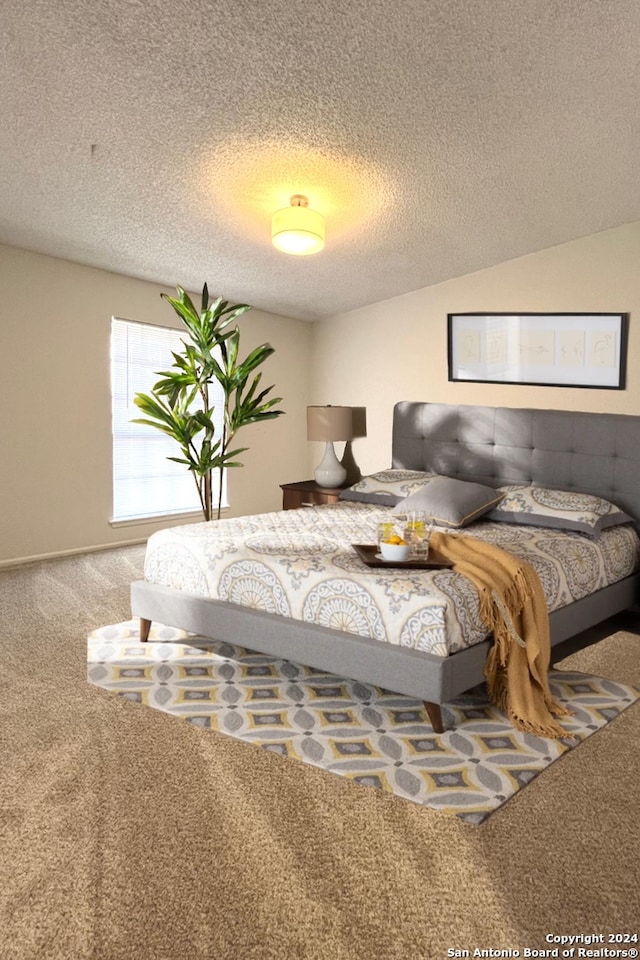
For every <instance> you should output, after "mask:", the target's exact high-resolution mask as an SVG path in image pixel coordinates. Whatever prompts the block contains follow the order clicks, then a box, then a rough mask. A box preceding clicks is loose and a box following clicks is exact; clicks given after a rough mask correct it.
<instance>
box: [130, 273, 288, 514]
mask: <svg viewBox="0 0 640 960" xmlns="http://www.w3.org/2000/svg"><path fill="white" fill-rule="evenodd" d="M176 289H177V293H178V296H177V298H175V297H170V296H168V295H167V294H165V293H162V294H160V296H161V297H163V298H164V299H165V300H167V301H168V302H169V303H170V304H171V306H172V307H173V309H174V310H175V312H176V313H177V314H178V316H179V317H180V319H181V320H182V322H183V323H184V325H185V327H186V329H187V332H188V339H187V340H183V341H182V342H183V345H184V351H183V352H182V353H174V354H173V358H174V364H173V368H172V369H171V370H165V371H162V372H161V371H159V372H158V376H159V377H161V378H162V379H160V380H158V382H157V383H155V384H154V386H153V387H152V388H151V393H137V394H136V395H135V397H134V403H135V404H136V406H137V407H139V409H140V410H141V411H142V412H143V413H144V414H145V417H144V418H140V419H136V420H134V421H133V422H134V423H143V424H147V425H148V426H150V427H155V428H156V429H157V430H162V432H163V433H166V434H167V435H168V436H170V437H173V439H174V440H175V441H176V443H178V445H179V447H180V450H181V452H182V456H181V457H170V458H169V459H171V460H174V461H176V463H183V464H184V465H185V466H186V467H188V469H189V470H190V471H191V473H192V475H193V478H194V480H195V483H196V486H197V488H198V495H199V497H200V503H201V505H202V511H203V513H204V518H205V520H211V519H212V518H213V502H212V501H213V496H212V489H213V487H212V483H211V479H212V474H213V471H214V470H219V471H220V483H219V485H218V489H219V493H218V502H217V511H216V516H217V518H218V519H219V518H220V510H221V506H222V471H223V470H224V469H225V467H241V466H242V464H241V463H240V462H239V461H238V460H237V457H238V456H239V455H240V454H242V453H244V452H245V451H246V450H248V447H238V448H236V449H233V450H232V449H231V444H232V442H233V440H234V438H235V435H236V433H237V432H238V430H240V428H241V427H244V426H247V424H249V423H258V422H259V421H262V420H273V419H275V417H279V416H280V415H281V414H282V413H284V410H275V409H274V407H275V405H276V404H278V403H280V402H281V400H282V398H281V397H276V398H272V399H269V400H267V399H265V398H266V396H267V394H268V393H270V391H271V390H273V386H271V387H266V388H265V389H263V390H261V391H260V392H258V387H259V384H260V380H261V378H262V374H261V373H256V374H255V375H254V371H255V370H256V368H257V367H259V366H260V364H262V363H264V361H265V360H266V359H267V357H270V356H271V354H272V353H273V352H274V350H273V347H272V346H270V345H269V344H268V343H263V344H262V345H261V346H259V347H256V348H255V349H254V350H252V351H251V353H249V355H248V356H247V357H245V359H244V360H242V361H239V359H238V355H239V348H240V330H239V328H238V327H237V326H234V327H232V326H231V325H232V324H233V322H234V320H236V319H237V318H238V317H239V316H241V314H243V313H246V312H247V310H250V309H251V307H250V306H248V305H247V304H245V303H240V304H230V303H229V302H228V301H227V300H223V299H222V297H218V298H217V299H216V300H214V301H213V302H212V303H209V291H208V289H207V284H206V283H205V285H204V287H203V289H202V306H201V309H200V311H199V312H198V310H196V308H195V306H194V305H193V302H192V300H191V298H190V297H189V295H188V294H187V293H186V292H185V291H184V290H183V288H182V287H177V288H176ZM214 381H217V382H218V383H219V384H220V386H221V387H222V390H223V393H224V410H223V418H222V422H223V425H222V433H221V434H219V435H218V436H216V428H215V426H214V423H213V420H212V416H213V412H214V408H213V407H212V406H210V401H209V386H210V384H211V383H212V382H214Z"/></svg>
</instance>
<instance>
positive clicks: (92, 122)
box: [0, 0, 640, 319]
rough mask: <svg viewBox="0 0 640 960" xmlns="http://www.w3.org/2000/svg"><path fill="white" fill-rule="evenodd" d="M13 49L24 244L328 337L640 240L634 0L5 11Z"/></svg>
mask: <svg viewBox="0 0 640 960" xmlns="http://www.w3.org/2000/svg"><path fill="white" fill-rule="evenodd" d="M0 44H1V47H2V49H1V53H2V56H1V58H0V115H1V119H2V123H1V124H0V145H1V150H0V242H5V243H8V244H12V245H14V246H18V247H24V248H27V249H30V250H35V251H38V252H42V253H49V254H53V255H54V256H58V257H63V258H66V259H70V260H75V261H78V262H80V263H85V264H90V265H93V266H97V267H103V268H106V269H108V270H113V271H116V272H118V273H123V274H127V275H130V276H134V277H141V278H145V279H148V280H153V281H157V282H160V283H162V284H166V285H168V286H170V287H171V286H174V285H175V284H176V283H180V284H182V285H183V286H186V287H188V288H190V289H194V290H198V289H200V287H201V286H202V283H203V282H204V280H205V279H206V280H207V281H208V282H209V286H210V288H211V289H212V291H216V292H220V293H223V294H224V296H225V297H226V298H228V299H232V300H241V301H244V302H248V303H251V304H253V305H254V306H255V307H261V308H263V309H265V310H270V311H273V312H275V313H281V314H285V315H287V316H293V317H299V318H301V319H315V318H320V317H324V316H328V315H331V314H333V313H336V312H338V311H342V310H348V309H351V308H354V307H357V306H361V305H363V304H367V303H371V302H374V301H378V300H383V299H386V298H388V297H392V296H394V295H397V294H400V293H404V292H407V291H409V290H415V289H418V288H420V287H424V286H428V285H429V284H432V283H436V282H438V281H442V280H445V279H447V278H450V277H455V276H460V275H462V274H466V273H469V272H471V271H474V270H477V269H480V268H482V267H486V266H489V265H491V264H495V263H499V262H502V261H504V260H508V259H511V258H514V257H518V256H521V255H523V254H526V253H530V252H532V251H535V250H540V249H543V248H545V247H549V246H553V245H554V244H558V243H562V242H565V241H567V240H571V239H574V238H576V237H580V236H585V235H588V234H591V233H596V232H598V231H600V230H605V229H608V228H610V227H614V226H618V225H619V224H622V223H627V222H629V221H632V220H638V219H640V178H639V176H638V159H639V158H640V122H639V117H640V113H639V111H638V103H639V102H640V69H639V62H638V61H639V50H640V3H639V2H638V0H340V2H337V0H314V2H313V3H310V2H309V0H226V2H216V0H173V2H169V0H146V2H144V3H142V2H140V0H4V2H3V4H2V24H1V37H0ZM293 193H304V194H306V195H307V196H308V197H309V198H310V203H311V206H313V207H314V208H315V209H317V210H319V211H320V212H321V213H322V214H323V215H324V216H325V218H326V232H327V242H326V247H325V249H324V251H323V252H322V253H320V254H317V255H315V256H312V257H290V256H287V255H286V254H282V253H279V252H278V251H276V250H275V249H274V248H273V247H272V246H271V242H270V218H271V214H272V212H273V211H274V210H275V209H277V208H278V207H280V206H286V205H287V204H288V201H289V196H290V195H291V194H293Z"/></svg>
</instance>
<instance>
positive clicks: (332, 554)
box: [144, 502, 640, 656]
mask: <svg viewBox="0 0 640 960" xmlns="http://www.w3.org/2000/svg"><path fill="white" fill-rule="evenodd" d="M389 512H390V511H389V508H388V507H379V506H376V505H372V504H364V503H346V502H342V503H338V504H332V505H329V506H326V507H317V508H315V509H308V508H304V509H301V510H285V511H280V512H278V513H266V514H260V515H257V516H250V517H239V518H236V519H230V520H220V521H217V522H213V523H200V524H192V525H189V526H183V527H173V528H170V529H167V530H161V531H159V532H158V533H154V534H153V535H152V536H151V537H150V538H149V542H148V545H147V553H146V560H145V574H144V575H145V579H146V580H148V581H150V582H152V583H157V584H162V585H164V586H167V587H172V588H174V589H176V590H183V591H185V592H186V593H190V594H195V595H197V596H205V597H213V598H215V599H219V600H227V601H231V602H232V603H236V604H241V605H243V606H248V607H253V608H254V609H258V610H264V611H266V612H269V613H276V614H280V615H281V616H284V617H292V618H294V619H296V620H304V621H307V622H310V623H316V624H319V625H321V626H323V627H329V628H332V629H336V630H344V631H346V632H347V633H354V634H359V635H361V636H366V637H372V638H374V639H376V640H381V641H386V642H388V643H394V644H399V645H401V646H404V647H412V648H414V649H416V650H423V651H427V652H429V653H434V654H437V655H438V656H447V655H448V654H450V653H454V652H455V651H457V650H460V649H461V648H463V647H467V646H471V645H472V644H474V643H479V642H481V641H482V640H484V639H485V637H486V636H487V631H486V629H485V627H483V626H482V624H481V623H480V622H479V620H478V596H477V592H476V589H475V587H474V585H473V584H472V583H471V582H470V581H469V580H468V579H467V578H466V577H463V576H461V575H460V574H457V573H454V572H453V571H452V570H436V571H431V570H415V569H414V570H410V569H407V570H404V569H398V568H389V569H383V568H379V567H378V568H376V567H368V566H366V564H364V563H363V562H362V561H361V560H360V559H359V557H358V555H357V554H356V553H355V551H354V550H353V548H352V546H351V544H353V543H374V542H375V539H376V530H377V524H378V522H379V521H380V520H381V519H385V518H388V516H389ZM463 533H464V534H465V535H467V536H474V537H479V538H480V539H482V540H487V541H489V542H490V543H494V544H496V545H497V546H500V547H502V548H503V549H505V550H508V551H509V552H510V553H513V554H515V555H516V556H518V557H521V558H522V559H523V560H526V561H527V562H528V563H530V564H531V565H532V566H533V567H534V568H535V570H536V571H537V573H538V576H539V577H540V580H541V583H542V586H543V589H544V592H545V596H546V598H547V605H548V607H549V610H556V609H558V608H559V607H563V606H565V605H566V604H568V603H571V602H572V601H573V600H578V599H580V598H581V597H584V596H586V595H587V594H589V593H593V592H595V591H596V590H598V589H600V588H601V587H604V586H607V585H608V584H611V583H614V582H615V581H617V580H621V579H623V577H626V576H628V575H629V574H631V573H633V572H634V571H635V570H636V569H637V568H638V566H639V565H640V559H639V558H640V541H639V539H638V535H637V533H636V532H635V530H634V529H633V527H632V526H631V525H626V526H618V527H612V528H610V529H609V530H605V531H604V532H603V533H602V535H601V537H600V538H599V539H598V540H593V539H591V538H589V537H587V536H585V535H583V534H581V533H569V532H564V531H559V530H548V529H542V528H538V527H532V526H517V525H512V524H505V523H490V522H483V521H479V522H476V523H474V524H473V525H472V526H471V527H468V528H467V529H465V530H464V531H463Z"/></svg>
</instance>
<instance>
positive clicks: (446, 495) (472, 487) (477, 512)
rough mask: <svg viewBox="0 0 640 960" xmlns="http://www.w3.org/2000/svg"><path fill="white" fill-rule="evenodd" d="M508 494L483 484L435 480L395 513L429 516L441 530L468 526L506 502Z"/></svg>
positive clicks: (399, 504) (401, 503)
mask: <svg viewBox="0 0 640 960" xmlns="http://www.w3.org/2000/svg"><path fill="white" fill-rule="evenodd" d="M503 496H504V494H503V493H501V492H500V491H498V490H496V489H494V487H485V486H484V484H482V483H471V482H470V481H468V480H455V479H454V478H453V477H435V479H433V480H432V481H431V482H430V483H429V484H428V485H427V486H426V487H422V489H421V490H417V491H416V492H415V493H412V494H411V496H409V497H406V498H405V499H404V500H401V501H400V502H399V503H397V504H396V506H395V507H394V508H393V513H410V512H411V511H412V510H419V511H422V512H423V513H426V515H427V517H428V518H429V519H430V520H431V522H432V523H435V524H436V525H437V526H440V527H466V526H467V524H469V523H471V521H472V520H476V519H477V518H478V517H481V516H482V515H483V514H485V513H487V511H488V510H490V509H491V507H493V506H495V504H496V503H499V501H500V500H502V498H503Z"/></svg>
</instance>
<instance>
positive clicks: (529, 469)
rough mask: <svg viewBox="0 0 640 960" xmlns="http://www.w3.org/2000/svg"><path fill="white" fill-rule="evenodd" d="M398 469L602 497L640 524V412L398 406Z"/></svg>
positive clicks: (395, 450) (395, 449)
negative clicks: (624, 413) (578, 492)
mask: <svg viewBox="0 0 640 960" xmlns="http://www.w3.org/2000/svg"><path fill="white" fill-rule="evenodd" d="M392 451H393V466H394V467H403V468H405V469H412V470H432V471H434V472H435V473H442V474H445V475H446V476H450V477H458V478H460V479H464V480H476V481H478V482H480V483H486V484H489V485H491V486H495V487H498V486H501V485H502V484H505V483H522V482H526V483H527V482H534V483H537V484H539V485H540V486H546V487H553V488H555V489H558V490H581V491H583V492H584V493H592V494H595V495H597V496H600V497H605V498H606V499H607V500H611V501H613V502H614V503H616V504H617V505H618V506H619V507H621V508H622V509H623V510H626V511H627V513H629V514H630V515H631V516H633V517H634V518H635V519H637V520H638V521H639V522H640V417H632V416H623V415H621V414H612V413H572V412H570V411H567V410H521V409H514V408H509V407H474V406H459V405H450V404H445V403H411V402H403V403H398V404H396V406H395V408H394V413H393V448H392Z"/></svg>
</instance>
